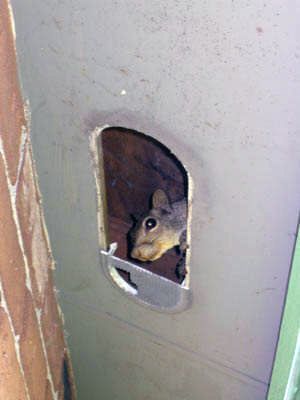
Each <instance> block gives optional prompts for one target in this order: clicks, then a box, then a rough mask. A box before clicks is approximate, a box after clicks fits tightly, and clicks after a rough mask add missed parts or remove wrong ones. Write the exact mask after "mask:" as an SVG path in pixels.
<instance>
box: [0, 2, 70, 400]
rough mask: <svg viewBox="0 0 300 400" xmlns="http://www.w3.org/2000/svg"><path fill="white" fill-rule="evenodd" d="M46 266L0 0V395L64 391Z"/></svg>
mask: <svg viewBox="0 0 300 400" xmlns="http://www.w3.org/2000/svg"><path fill="white" fill-rule="evenodd" d="M52 267H53V259H52V255H51V252H50V247H49V242H48V237H47V231H46V229H45V225H44V219H43V215H42V210H41V200H40V194H39V190H38V187H37V182H36V176H35V170H34V165H33V161H32V153H31V144H30V138H29V132H28V126H27V122H26V115H25V111H24V106H23V100H22V97H21V94H20V89H19V82H18V73H17V65H16V55H15V46H14V30H13V22H12V18H11V13H10V8H9V4H8V2H7V1H6V0H0V299H1V303H0V399H5V400H23V399H26V400H29V399H30V400H43V399H45V400H46V399H47V400H48V399H49V400H50V399H51V400H52V399H55V400H60V399H61V400H62V399H64V398H65V392H66V390H65V388H64V373H65V371H64V368H65V367H64V366H65V365H66V363H67V365H69V363H68V353H67V349H66V345H65V342H64V337H63V329H62V322H61V315H60V312H59V309H58V306H57V303H56V298H55V294H54V289H53V281H52V271H51V270H52ZM69 369H70V367H69Z"/></svg>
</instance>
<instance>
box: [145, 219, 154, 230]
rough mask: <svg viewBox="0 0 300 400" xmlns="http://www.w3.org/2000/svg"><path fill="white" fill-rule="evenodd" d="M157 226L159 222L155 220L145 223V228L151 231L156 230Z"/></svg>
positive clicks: (147, 220) (148, 220)
mask: <svg viewBox="0 0 300 400" xmlns="http://www.w3.org/2000/svg"><path fill="white" fill-rule="evenodd" d="M156 225H157V222H156V219H154V218H147V219H146V221H145V227H146V228H147V229H149V230H150V229H153V228H155V227H156Z"/></svg>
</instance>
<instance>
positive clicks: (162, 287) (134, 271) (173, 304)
mask: <svg viewBox="0 0 300 400" xmlns="http://www.w3.org/2000/svg"><path fill="white" fill-rule="evenodd" d="M116 250H117V243H112V244H111V245H110V247H109V250H108V251H104V250H101V251H100V254H101V264H102V266H103V269H104V272H105V275H106V277H107V278H108V279H109V280H110V281H112V282H113V283H114V284H115V285H116V286H118V287H119V289H121V290H122V292H123V293H126V294H127V295H128V296H130V297H131V298H133V299H135V300H137V301H138V302H140V303H141V304H143V305H146V306H148V307H151V308H153V309H155V310H158V311H164V312H179V311H183V310H184V309H186V308H187V307H188V306H189V305H190V304H191V291H190V289H189V288H187V287H185V286H184V282H183V283H182V284H181V285H179V284H177V283H174V282H172V281H170V280H168V279H166V278H163V277H161V276H159V275H157V274H154V273H152V272H150V271H147V270H145V269H143V268H141V267H139V266H137V265H135V264H133V263H131V262H129V261H124V260H122V259H121V258H118V257H116V256H115V255H114V253H115V251H116ZM117 268H119V269H121V270H123V271H126V272H128V273H129V274H130V280H131V282H132V285H130V284H129V283H128V282H126V281H125V280H124V279H123V278H122V277H121V275H120V274H119V272H118V271H117Z"/></svg>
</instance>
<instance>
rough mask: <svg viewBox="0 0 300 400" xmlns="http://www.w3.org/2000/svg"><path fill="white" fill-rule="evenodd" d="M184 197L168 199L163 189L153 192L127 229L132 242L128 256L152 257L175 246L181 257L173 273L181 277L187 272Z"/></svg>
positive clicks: (146, 259) (143, 259) (135, 257)
mask: <svg viewBox="0 0 300 400" xmlns="http://www.w3.org/2000/svg"><path fill="white" fill-rule="evenodd" d="M186 216H187V203H186V200H185V199H184V200H181V201H177V202H174V203H171V202H170V201H169V198H168V196H167V194H166V193H165V192H164V191H163V190H162V189H157V190H156V191H155V192H154V193H153V194H152V208H151V209H150V210H149V212H148V213H147V214H146V215H144V216H143V217H141V218H140V219H139V220H138V221H137V222H136V224H135V226H134V227H133V228H132V229H131V231H130V232H129V236H130V239H131V243H132V249H131V253H130V256H131V258H134V259H137V260H140V261H154V260H157V259H158V258H160V257H161V256H162V255H163V254H164V253H165V252H166V251H167V250H169V249H172V248H173V247H177V246H178V249H179V251H180V254H181V258H180V260H179V262H178V263H177V265H176V271H175V272H176V275H177V277H178V278H179V279H181V280H183V279H184V277H185V275H186V269H185V252H186V249H187V243H186Z"/></svg>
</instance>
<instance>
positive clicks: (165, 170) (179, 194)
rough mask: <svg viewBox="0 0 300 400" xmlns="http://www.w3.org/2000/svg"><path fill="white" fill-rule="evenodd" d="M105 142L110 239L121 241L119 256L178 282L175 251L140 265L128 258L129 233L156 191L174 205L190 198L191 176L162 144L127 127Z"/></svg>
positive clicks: (112, 132)
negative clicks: (165, 195)
mask: <svg viewBox="0 0 300 400" xmlns="http://www.w3.org/2000/svg"><path fill="white" fill-rule="evenodd" d="M99 140H101V143H102V151H103V161H104V175H105V185H106V199H107V206H108V236H109V241H110V242H117V243H118V249H117V252H116V255H117V256H118V257H120V258H122V259H125V260H129V261H131V262H133V263H135V264H136V265H139V266H141V267H143V268H145V269H147V270H150V271H152V272H154V273H156V274H159V275H161V276H164V277H166V278H168V279H170V280H172V281H174V282H179V279H178V278H177V276H176V273H175V269H176V264H177V263H178V261H179V258H180V256H179V254H178V252H177V251H176V249H175V248H173V249H171V250H169V251H168V252H167V253H166V254H164V255H163V256H162V257H161V258H160V259H158V260H156V261H153V262H140V261H138V260H132V259H130V257H129V255H128V250H129V249H128V232H129V230H130V229H131V228H132V226H133V224H134V223H133V218H132V216H139V215H141V214H144V213H145V212H147V211H148V210H149V207H150V204H151V196H152V194H153V192H154V191H155V190H156V189H158V188H160V189H163V190H164V191H165V192H166V193H167V194H168V196H169V199H170V200H171V202H174V201H178V200H182V199H183V198H184V197H186V195H187V174H186V171H185V170H184V168H183V166H182V165H181V163H180V162H179V161H178V159H177V158H176V157H175V156H174V155H173V154H172V153H171V152H170V150H168V149H167V148H166V147H165V146H163V145H162V144H161V143H159V142H158V141H156V140H154V139H153V138H151V137H149V136H146V135H144V134H141V133H138V132H135V131H132V130H127V129H124V128H109V129H106V130H104V131H103V132H102V134H101V135H100V137H99Z"/></svg>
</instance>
